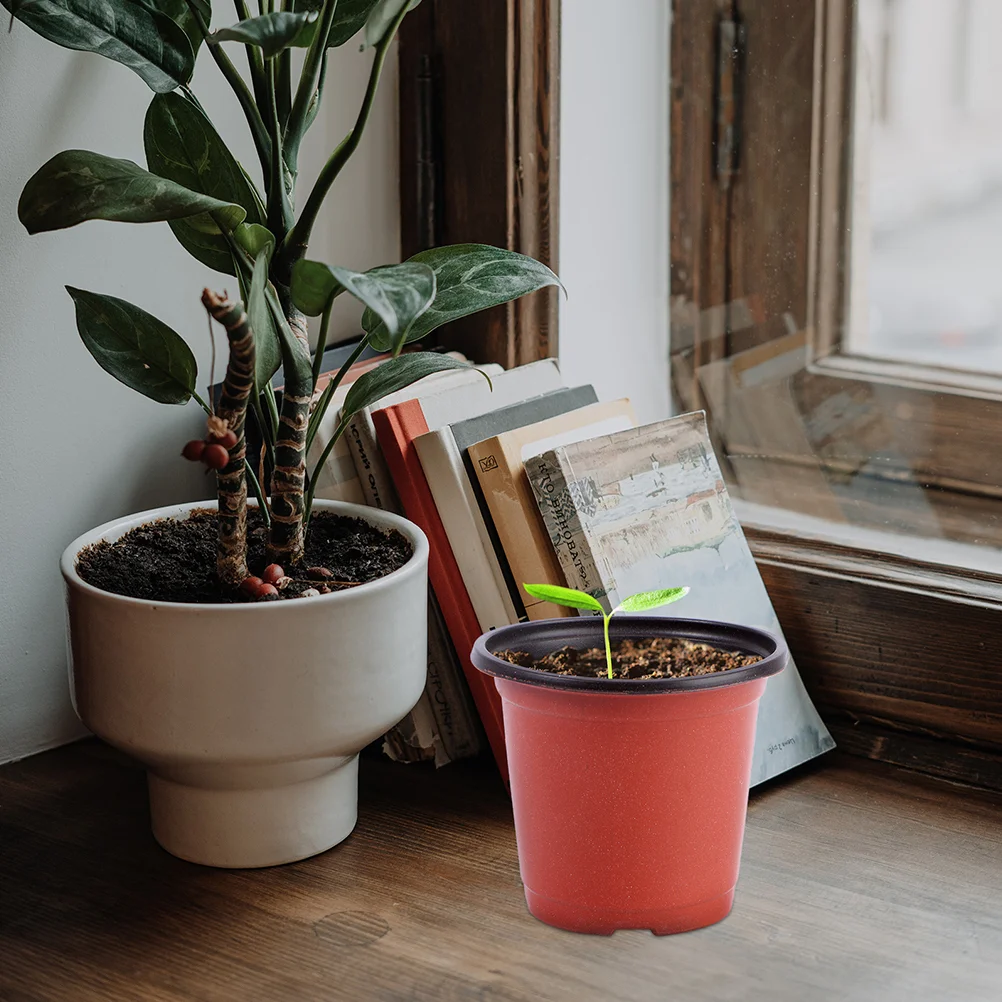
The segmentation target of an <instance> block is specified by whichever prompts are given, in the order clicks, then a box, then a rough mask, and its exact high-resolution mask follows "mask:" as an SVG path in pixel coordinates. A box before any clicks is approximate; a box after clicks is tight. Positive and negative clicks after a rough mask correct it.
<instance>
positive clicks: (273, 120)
mask: <svg viewBox="0 0 1002 1002" xmlns="http://www.w3.org/2000/svg"><path fill="white" fill-rule="evenodd" d="M276 70H277V67H276V66H275V60H274V59H270V60H269V61H268V67H267V69H266V76H265V98H266V101H267V103H266V105H265V107H266V108H267V111H268V131H269V133H270V135H271V169H270V173H269V176H270V178H271V183H270V184H269V185H268V229H270V230H271V232H272V233H274V234H275V235H276V238H280V236H281V234H285V233H288V232H289V228H290V227H291V226H292V205H291V204H290V203H289V194H288V192H287V191H286V189H285V168H284V163H283V160H282V127H281V125H280V124H279V121H278V102H277V99H276V97H275V73H276Z"/></svg>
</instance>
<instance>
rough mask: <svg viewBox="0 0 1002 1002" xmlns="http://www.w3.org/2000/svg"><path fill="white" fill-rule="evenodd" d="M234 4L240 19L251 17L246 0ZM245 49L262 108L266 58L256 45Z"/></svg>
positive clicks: (239, 0)
mask: <svg viewBox="0 0 1002 1002" xmlns="http://www.w3.org/2000/svg"><path fill="white" fill-rule="evenodd" d="M233 6H234V8H236V12H237V19H238V20H240V21H246V20H247V19H248V18H249V17H250V11H249V10H248V9H247V4H246V2H245V0H233ZM244 51H245V52H246V53H247V66H248V68H249V69H250V75H251V82H252V83H253V84H254V98H255V100H256V101H257V104H258V107H259V108H262V107H264V106H265V91H264V78H265V67H264V58H263V57H262V55H261V50H260V49H259V48H258V47H257V46H256V45H245V46H244Z"/></svg>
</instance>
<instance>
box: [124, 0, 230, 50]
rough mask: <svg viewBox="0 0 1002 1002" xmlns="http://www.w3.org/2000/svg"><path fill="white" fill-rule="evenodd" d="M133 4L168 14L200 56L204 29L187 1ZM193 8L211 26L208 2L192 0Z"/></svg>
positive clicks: (138, 0) (140, 0)
mask: <svg viewBox="0 0 1002 1002" xmlns="http://www.w3.org/2000/svg"><path fill="white" fill-rule="evenodd" d="M133 2H134V3H138V4H140V5H141V6H143V7H145V8H146V9H147V10H152V11H159V12H160V13H161V14H166V15H167V16H168V17H169V18H170V19H171V20H172V21H173V22H175V24H177V25H178V26H179V27H180V28H181V30H182V31H183V32H184V33H185V34H186V35H187V36H188V41H189V42H191V51H192V52H193V53H194V54H195V55H196V56H197V55H198V50H199V47H200V46H201V44H202V41H203V36H202V29H201V28H200V27H199V26H198V21H197V20H196V19H195V15H194V14H193V13H192V10H191V7H189V6H188V2H187V0H133ZM191 6H192V7H194V8H195V9H196V10H197V11H198V12H199V14H201V15H202V20H203V21H204V22H205V23H206V24H209V22H210V21H211V20H212V7H211V6H210V4H209V2H208V0H191Z"/></svg>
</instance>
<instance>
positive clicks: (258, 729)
mask: <svg viewBox="0 0 1002 1002" xmlns="http://www.w3.org/2000/svg"><path fill="white" fill-rule="evenodd" d="M207 507H213V505H210V504H209V503H207V502H200V503H197V504H185V505H177V506H175V507H171V508H160V509H156V510H154V511H147V512H143V513H141V514H139V515H132V516H131V517H128V518H123V519H119V520H117V521H114V522H109V523H107V524H106V525H102V526H100V527H99V528H97V529H94V530H93V531H91V532H88V533H86V534H85V535H83V536H81V537H80V538H79V539H77V540H75V541H74V542H73V543H72V544H70V546H69V547H68V548H67V549H66V551H65V553H64V554H63V558H62V573H63V577H64V578H65V579H66V586H67V597H68V607H69V632H70V661H71V664H70V673H71V681H72V689H73V697H74V706H75V708H76V711H77V714H78V715H79V717H80V719H81V720H82V721H83V722H84V723H85V724H86V725H87V726H88V727H89V728H90V729H91V730H92V731H93V732H94V733H95V734H97V735H98V736H99V737H101V738H103V739H104V740H105V741H107V742H108V743H109V744H111V745H114V746H115V747H116V748H120V749H122V750H123V751H125V752H128V753H129V754H130V755H133V756H135V757H136V758H137V759H139V760H140V761H141V762H143V763H144V764H145V765H146V767H147V769H148V770H149V773H148V776H149V791H150V812H151V815H152V822H153V834H154V835H155V836H156V839H157V841H158V842H159V843H160V844H161V845H162V846H163V847H164V848H165V849H166V850H167V851H168V852H171V853H173V854H174V855H175V856H180V857H181V858H182V859H187V860H190V861H192V862H194V863H204V864H206V865H209V866H225V867H252V866H273V865H275V864H278V863H288V862H291V861H293V860H297V859H304V858H305V857H307V856H312V855H314V854H315V853H318V852H323V851H324V850H325V849H329V848H330V847H331V846H334V845H337V843H338V842H340V841H342V840H343V839H344V838H346V837H347V836H348V834H349V833H350V832H351V830H352V828H353V827H354V826H355V820H356V816H357V801H358V797H357V786H358V783H357V777H358V753H359V752H360V751H361V749H362V748H364V747H365V746H366V745H367V744H368V743H369V742H371V741H373V740H375V739H376V738H378V737H379V736H380V735H381V734H383V733H385V732H386V731H387V730H389V728H390V727H392V726H393V725H394V724H395V723H397V721H399V720H400V719H401V718H402V717H403V716H404V715H405V714H406V713H407V712H408V711H409V710H410V709H411V707H413V706H414V704H415V703H416V702H417V700H418V698H419V697H420V695H421V692H422V690H423V689H424V684H425V675H426V672H427V640H426V631H427V566H428V542H427V540H426V539H425V536H424V533H422V532H421V530H420V529H419V528H417V526H415V525H413V524H412V523H410V522H408V521H407V520H406V519H403V518H400V517H399V516H398V515H393V514H390V513H388V512H384V511H378V510H376V509H373V508H365V507H361V506H359V505H352V504H345V503H342V502H336V501H317V502H316V504H315V508H316V509H317V510H319V511H331V512H336V513H338V514H344V515H353V516H357V517H359V518H363V519H365V520H366V521H367V522H369V523H371V524H373V525H376V526H379V527H381V528H393V529H396V530H397V531H398V532H400V533H402V534H403V535H404V536H405V537H406V538H407V539H408V540H409V541H410V543H411V545H412V546H413V548H414V554H413V556H412V557H411V559H410V560H409V561H408V562H407V563H406V564H405V565H404V566H403V567H401V568H400V569H398V570H396V571H394V572H393V573H392V574H388V575H387V576H386V577H383V578H380V579H378V580H376V581H371V582H369V583H367V584H363V585H359V586H358V587H355V588H350V589H347V590H345V591H342V592H335V593H333V594H330V595H320V596H317V597H314V598H305V599H296V600H290V601H285V602H267V603H253V604H250V603H249V604H236V605H197V604H194V603H180V602H160V603H158V602H150V601H146V600H143V599H135V598H126V597H124V596H122V595H113V594H111V593H109V592H106V591H101V590H100V589H98V588H95V587H93V586H92V585H89V584H87V583H86V582H85V581H83V580H82V579H81V578H80V576H79V575H78V574H77V572H76V567H75V565H76V558H77V554H78V553H79V552H80V551H81V550H82V549H83V548H84V547H85V546H88V545H90V544H91V543H95V542H97V541H98V540H101V539H107V540H115V539H118V538H119V537H120V536H122V535H124V534H125V533H126V532H127V531H128V530H129V529H132V528H135V527H136V526H138V525H143V524H145V523H147V522H151V521H153V520H155V519H158V518H184V517H186V516H187V514H188V512H189V511H190V510H191V509H192V508H207Z"/></svg>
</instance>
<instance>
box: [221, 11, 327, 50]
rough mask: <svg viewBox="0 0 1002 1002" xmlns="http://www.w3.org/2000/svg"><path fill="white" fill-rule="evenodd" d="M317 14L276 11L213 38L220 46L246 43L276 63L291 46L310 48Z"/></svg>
mask: <svg viewBox="0 0 1002 1002" xmlns="http://www.w3.org/2000/svg"><path fill="white" fill-rule="evenodd" d="M317 16H318V15H317V12H316V11H314V10H304V11H296V12H293V11H287V10H280V11H273V12H272V13H270V14H261V15H259V16H258V17H250V18H248V19H247V20H246V21H240V22H238V23H237V24H234V25H231V26H230V27H229V28H220V29H219V30H218V31H214V32H213V33H212V34H211V35H210V36H209V43H210V44H211V45H218V44H219V43H220V42H243V43H244V44H245V45H256V46H257V47H258V48H259V49H260V50H261V52H262V53H263V55H264V57H265V58H266V59H272V58H274V57H275V56H277V55H278V54H279V53H280V52H283V51H284V50H285V49H287V48H289V46H292V45H295V46H299V47H304V46H307V45H309V44H310V37H311V36H312V34H313V32H312V30H310V26H312V24H313V22H314V21H316V19H317Z"/></svg>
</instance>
